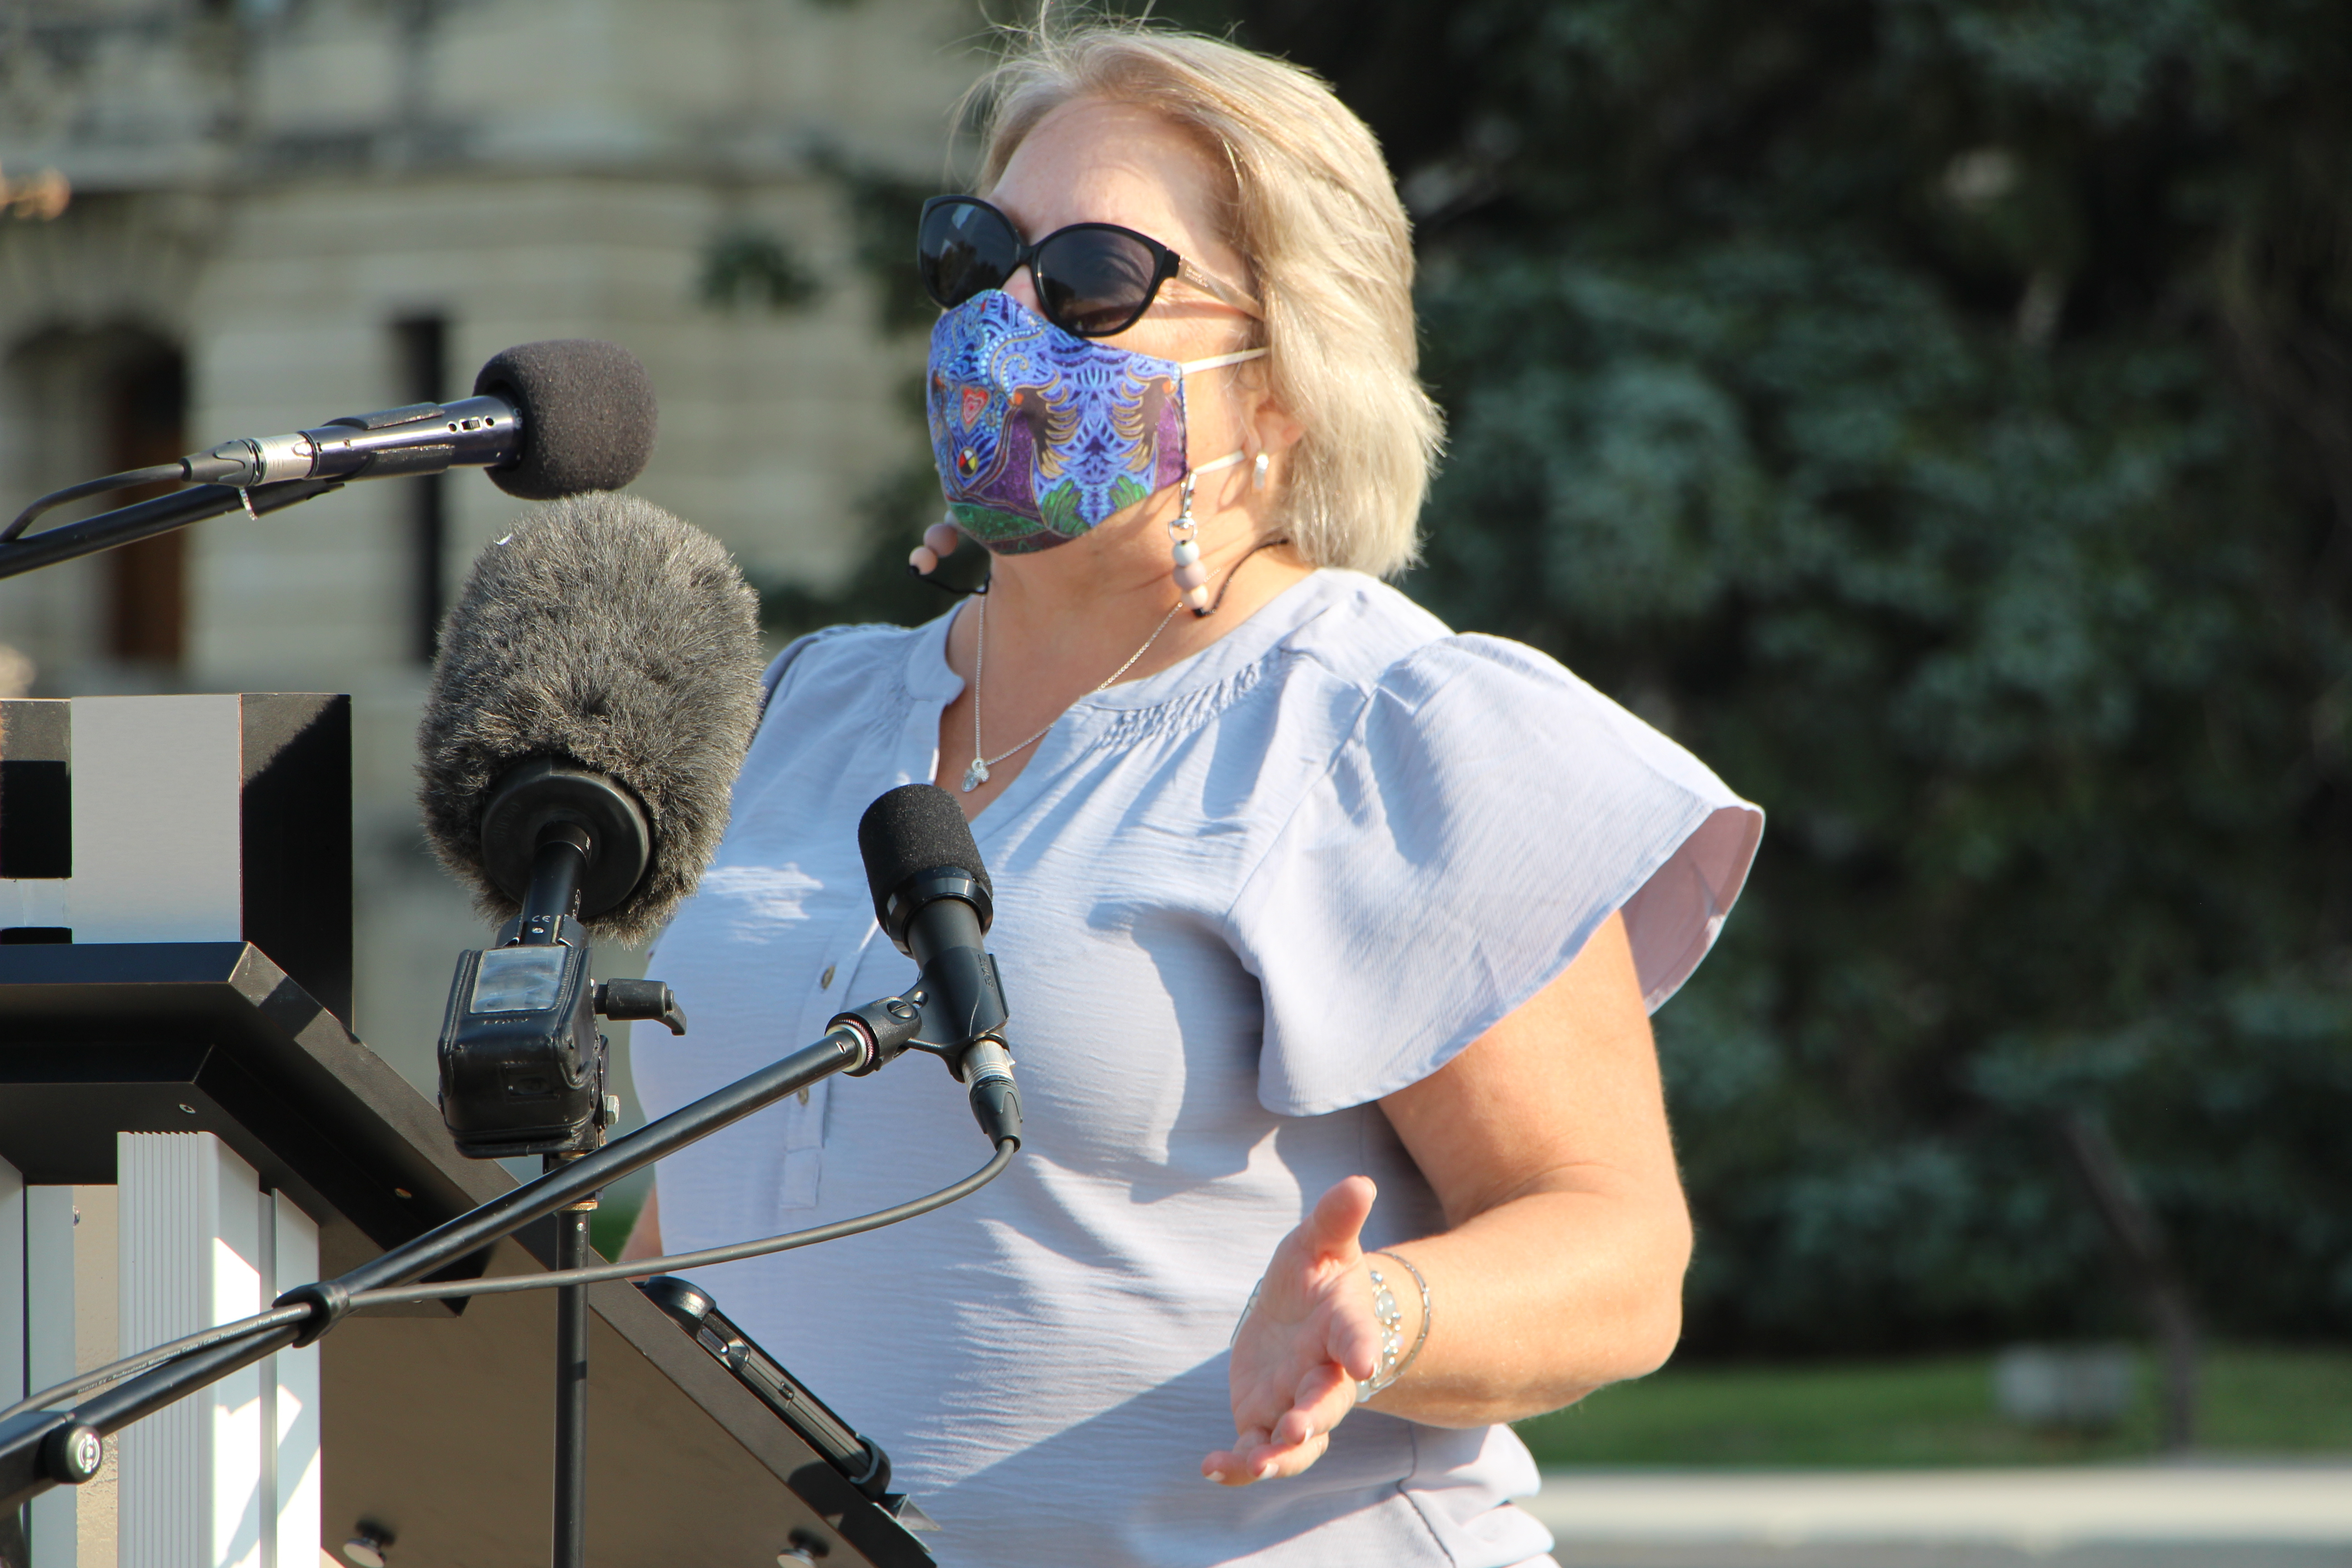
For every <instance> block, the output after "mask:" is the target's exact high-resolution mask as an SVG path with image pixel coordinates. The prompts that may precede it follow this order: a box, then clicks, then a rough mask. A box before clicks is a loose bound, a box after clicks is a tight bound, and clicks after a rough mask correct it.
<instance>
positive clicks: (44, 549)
mask: <svg viewBox="0 0 2352 1568" xmlns="http://www.w3.org/2000/svg"><path fill="white" fill-rule="evenodd" d="M342 488H343V485H342V481H341V480H340V479H286V480H282V481H280V482H279V483H277V484H274V485H256V486H254V487H253V488H252V489H249V490H238V489H232V488H231V487H229V486H227V485H194V486H191V487H190V488H189V489H184V490H174V491H173V492H172V493H171V494H170V495H167V496H157V497H156V498H155V499H154V500H142V501H139V502H137V503H135V504H133V505H131V506H119V507H116V508H115V509H114V510H112V511H102V512H100V513H99V514H98V515H97V516H96V517H86V518H84V519H82V520H81V521H79V522H67V523H60V524H58V526H57V527H55V528H49V529H44V530H42V531H40V532H38V533H36V534H33V535H31V536H30V537H29V538H25V539H12V540H10V541H8V542H6V543H5V544H0V577H14V576H16V575H17V574H19V573H24V572H31V571H34V570H36V569H37V568H39V567H43V566H53V565H55V564H56V563H58V562H60V561H71V560H73V559H74V558H75V557H77V556H81V555H95V554H97V553H98V552H100V551H101V550H111V549H113V548H114V547H115V546H116V545H118V544H129V543H131V542H133V541H134V540H141V539H147V538H150V537H152V536H153V535H155V534H158V533H169V532H171V531H173V529H175V528H185V527H186V526H187V525H188V524H190V523H192V522H202V521H204V520H205V519H206V518H208V517H220V516H223V515H225V514H226V513H228V512H232V511H237V510H242V509H243V508H245V507H246V506H247V504H250V505H251V506H252V508H253V510H254V511H255V512H256V513H257V514H260V513H268V512H273V511H277V510H281V509H283V508H285V507H289V506H293V505H295V504H296V503H297V502H299V501H306V500H310V498H311V497H313V496H322V495H325V494H326V493H327V492H328V491H330V490H339V489H342Z"/></svg>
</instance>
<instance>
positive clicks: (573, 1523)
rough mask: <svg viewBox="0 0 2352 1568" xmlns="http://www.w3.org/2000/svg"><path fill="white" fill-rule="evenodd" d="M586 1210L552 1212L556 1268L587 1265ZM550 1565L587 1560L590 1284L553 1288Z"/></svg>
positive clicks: (582, 1567) (576, 1566)
mask: <svg viewBox="0 0 2352 1568" xmlns="http://www.w3.org/2000/svg"><path fill="white" fill-rule="evenodd" d="M588 1214H589V1211H588V1210H587V1209H585V1208H582V1207H578V1206H574V1207H572V1208H568V1209H563V1210H561V1211H559V1212H558V1213H557V1215H556V1216H555V1267H556V1268H586V1267H587V1266H588V1261H589V1258H588V1250H589V1249H588ZM553 1562H554V1568H587V1562H588V1287H586V1286H585V1285H559V1286H557V1287H556V1288H555V1552H554V1558H553Z"/></svg>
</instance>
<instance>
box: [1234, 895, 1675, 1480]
mask: <svg viewBox="0 0 2352 1568" xmlns="http://www.w3.org/2000/svg"><path fill="white" fill-rule="evenodd" d="M1381 1109H1382V1110H1384V1111H1385V1112H1386V1113H1387V1114H1388V1117H1389V1120H1390V1121H1391V1124H1393V1125H1394V1126H1395V1128H1396V1130H1397V1134H1398V1136H1399V1137H1400V1138H1401V1139H1402V1141H1403V1142H1404V1145H1405V1148H1406V1150H1407V1151H1408V1152H1410V1153H1411V1154H1412V1157H1413V1160H1414V1162H1415V1163H1417V1164H1418V1165H1419V1166H1420V1167H1421V1170H1422V1173H1423V1175H1425V1176H1426V1177H1427V1178H1428V1180H1429V1183H1430V1185H1431V1187H1432V1188H1433V1190H1434V1191H1435V1193H1436V1194H1437V1197H1438V1200H1439V1202H1440V1203H1441V1204H1442V1205H1444V1212H1445V1218H1446V1223H1447V1228H1446V1229H1445V1230H1444V1231H1443V1232H1440V1233H1439V1234H1437V1235H1434V1236H1429V1237H1420V1238H1418V1239H1415V1240H1412V1241H1406V1242H1400V1243H1398V1244H1397V1246H1396V1247H1394V1249H1393V1250H1394V1251H1396V1252H1398V1253H1400V1254H1402V1256H1404V1257H1405V1258H1410V1259H1411V1260H1412V1262H1413V1264H1414V1265H1415V1266H1416V1267H1418V1268H1420V1269H1421V1271H1422V1273H1423V1275H1424V1276H1426V1277H1427V1279H1428V1280H1429V1286H1430V1295H1431V1300H1432V1304H1433V1312H1432V1314H1431V1319H1432V1321H1431V1325H1430V1332H1429V1338H1428V1341H1427V1342H1426V1343H1425V1344H1424V1345H1423V1348H1422V1352H1421V1354H1420V1356H1419V1357H1418V1359H1416V1360H1415V1361H1414V1362H1413V1363H1412V1368H1411V1370H1410V1372H1409V1373H1408V1374H1407V1375H1406V1376H1404V1377H1403V1378H1402V1379H1400V1380H1399V1381H1398V1382H1397V1383H1396V1384H1394V1385H1393V1386H1391V1387H1390V1388H1389V1389H1388V1390H1386V1391H1385V1392H1383V1393H1382V1394H1380V1395H1379V1396H1378V1397H1377V1398H1376V1399H1375V1400H1374V1401H1373V1405H1374V1407H1375V1408H1377V1409H1380V1410H1383V1411H1386V1412H1388V1413H1390V1414H1391V1415H1402V1416H1405V1417H1408V1418H1409V1419H1412V1420H1415V1421H1423V1422H1428V1423H1431V1424H1432V1425H1436V1426H1483V1425H1486V1424H1487V1423H1489V1422H1496V1421H1511V1420H1517V1419H1518V1418H1519V1417H1521V1416H1525V1415H1535V1414H1537V1413H1538V1412H1540V1411H1545V1410H1551V1409H1557V1408H1558V1407H1559V1406H1560V1405H1567V1404H1570V1403H1572V1402H1574V1401H1575V1400H1577V1399H1579V1398H1581V1397H1582V1396H1583V1395H1584V1394H1588V1393H1590V1392H1591V1390H1593V1389H1595V1388H1597V1387H1599V1386H1601V1384H1607V1383H1613V1382H1616V1381H1618V1380H1620V1379H1622V1378H1627V1377H1636V1376H1639V1375H1641V1374H1642V1373H1645V1372H1648V1371H1651V1370H1653V1369H1654V1368H1655V1367H1656V1366H1658V1365H1659V1364H1660V1363H1663V1362H1664V1360H1665V1359H1666V1356H1667V1355H1668V1353H1669V1352H1672V1351H1673V1349H1674V1345H1675V1340H1676V1339H1677V1337H1679V1335H1680V1333H1681V1327H1682V1277H1683V1271H1684V1269H1685V1268H1686V1267H1687V1265H1688V1263H1689V1260H1690V1247H1691V1227H1690V1215H1689V1211H1688V1210H1687V1208H1686V1207H1685V1205H1684V1201H1683V1194H1682V1184H1681V1180H1680V1178H1679V1176H1678V1175H1677V1173H1676V1172H1675V1158H1674V1146H1673V1142H1672V1140H1671V1138H1670V1137H1669V1135H1668V1132H1667V1129H1666V1114H1665V1100H1664V1092H1663V1089H1662V1088H1661V1086H1660V1083H1659V1079H1658V1066H1657V1053H1656V1050H1655V1047H1654V1045H1653V1043H1652V1040H1651V1037H1650V1026H1649V1018H1648V1016H1647V1015H1646V1013H1645V1012H1644V1010H1643V1005H1642V996H1641V985H1640V982H1639V980H1638V979H1637V977H1636V974H1635V972H1634V967H1633V952H1632V950H1631V948H1630V946H1629V945H1628V943H1627V942H1626V938H1625V931H1624V926H1623V923H1622V921H1620V920H1617V919H1614V918H1612V920H1610V921H1608V923H1607V924H1605V925H1603V926H1602V927H1601V930H1600V931H1597V932H1595V933H1594V935H1593V937H1592V939H1591V941H1590V942H1587V943H1586V944H1585V948H1584V951H1583V952H1580V953H1579V954H1578V955H1577V957H1576V959H1575V961H1574V962H1573V963H1570V965H1569V966H1568V968H1567V969H1566V970H1564V971H1562V972H1561V973H1560V974H1559V977H1558V978H1557V979H1555V980H1554V981H1553V982H1552V983H1551V984H1549V985H1548V986H1546V987H1545V988H1544V989H1543V990H1542V991H1541V992H1538V994H1536V996H1535V997H1534V998H1533V999H1531V1000H1530V1001H1528V1003H1527V1005H1524V1006H1522V1007H1521V1008H1519V1009H1518V1010H1517V1012H1515V1013H1513V1014H1512V1015H1511V1016H1508V1017H1507V1018H1505V1019H1504V1020H1503V1021H1502V1022H1501V1023H1499V1024H1497V1025H1496V1026H1494V1027H1493V1028H1492V1029H1490V1030H1488V1031H1487V1032H1486V1034H1485V1035H1484V1036H1482V1037H1479V1039H1478V1040H1476V1041H1475V1043H1473V1044H1472V1045H1471V1046H1470V1047H1468V1048H1467V1049H1465V1051H1463V1052H1462V1054H1461V1055H1460V1056H1458V1057H1456V1058H1454V1060H1453V1061H1451V1062H1449V1063H1448V1064H1446V1065H1445V1066H1444V1068H1439V1069H1438V1070H1437V1071H1436V1072H1434V1073H1433V1074H1431V1075H1430V1076H1429V1077H1428V1078H1426V1079H1423V1080H1422V1081H1421V1082H1419V1083H1417V1084H1414V1085H1412V1087H1411V1088H1409V1089H1401V1090H1399V1091H1398V1092H1397V1093H1395V1094H1392V1095H1390V1096H1388V1097H1387V1098H1386V1099H1384V1100H1381ZM1372 1200H1373V1192H1372V1184H1371V1183H1370V1181H1368V1180H1366V1179H1365V1178H1363V1177H1360V1176H1354V1177H1349V1179H1348V1180H1347V1181H1344V1182H1341V1183H1340V1184H1339V1185H1337V1186H1335V1187H1333V1188H1332V1189H1331V1191H1330V1192H1328V1193H1327V1194H1324V1196H1323V1199H1322V1201H1321V1202H1320V1203H1318V1205H1317V1206H1316V1209H1315V1212H1314V1214H1313V1215H1310V1216H1309V1217H1308V1219H1307V1222H1306V1223H1305V1224H1303V1225H1301V1226H1299V1228H1298V1229H1297V1231H1294V1232H1293V1233H1292V1234H1291V1236H1290V1237H1288V1238H1287V1239H1286V1240H1285V1241H1284V1243H1283V1245H1282V1247H1280V1248H1279V1249H1277V1251H1276V1255H1275V1258H1274V1261H1273V1264H1272V1265H1271V1266H1270V1267H1269V1268H1268V1270H1267V1276H1266V1281H1265V1286H1264V1288H1263V1291H1262V1294H1261V1297H1260V1300H1259V1305H1258V1307H1257V1309H1256V1310H1255V1311H1253V1312H1252V1313H1251V1315H1250V1321H1249V1322H1248V1323H1247V1324H1246V1325H1245V1326H1244V1329H1243V1331H1242V1333H1241V1336H1240V1338H1239V1339H1238V1341H1237V1342H1236V1344H1235V1346H1234V1370H1233V1384H1234V1427H1235V1431H1236V1437H1235V1442H1234V1448H1233V1449H1232V1450H1230V1451H1227V1452H1223V1453H1217V1454H1212V1455H1211V1456H1209V1458H1208V1459H1207V1460H1206V1461H1204V1463H1203V1465H1202V1468H1203V1470H1204V1471H1205V1472H1207V1473H1209V1474H1211V1475H1213V1476H1215V1477H1216V1478H1217V1479H1222V1480H1225V1481H1227V1482H1229V1483H1238V1482H1246V1481H1249V1480H1255V1479H1265V1478H1267V1477H1269V1476H1279V1475H1295V1474H1297V1472H1298V1471H1300V1470H1303V1469H1305V1468H1307V1466H1309V1465H1311V1464H1313V1463H1314V1462H1315V1460H1316V1459H1317V1458H1320V1457H1321V1455H1322V1452H1323V1447H1324V1445H1325V1443H1326V1441H1327V1435H1328V1433H1329V1431H1330V1429H1331V1427H1332V1426H1336V1425H1337V1424H1338V1423H1339V1421H1340V1420H1341V1419H1342V1418H1344V1417H1345V1416H1346V1415H1347V1414H1348V1412H1349V1410H1351V1409H1352V1408H1353V1407H1354V1405H1353V1401H1354V1396H1355V1391H1354V1383H1355V1380H1356V1379H1358V1378H1362V1377H1366V1376H1369V1375H1370V1373H1372V1371H1373V1369H1374V1364H1373V1363H1374V1358H1375V1357H1376V1355H1377V1354H1378V1347H1379V1342H1380V1334H1379V1325H1378V1323H1377V1321H1375V1319H1374V1318H1373V1315H1372V1298H1373V1294H1374V1292H1373V1289H1372V1286H1371V1282H1370V1275H1369V1272H1368V1270H1369V1268H1372V1267H1377V1268H1380V1269H1381V1273H1382V1275H1383V1277H1384V1278H1385V1279H1386V1281H1387V1284H1388V1286H1389V1289H1390V1290H1391V1293H1392V1294H1393V1295H1394V1296H1395V1298H1396V1300H1397V1303H1398V1305H1399V1307H1400V1308H1401V1309H1402V1311H1403V1313H1404V1322H1403V1325H1402V1338H1403V1342H1404V1343H1405V1344H1406V1345H1407V1346H1410V1345H1411V1344H1412V1342H1413V1340H1414V1339H1415V1337H1416V1336H1417V1335H1418V1334H1419V1332H1420V1330H1421V1317H1422V1312H1421V1293H1420V1291H1419V1289H1418V1288H1417V1287H1416V1286H1415V1285H1414V1283H1413V1281H1412V1276H1411V1275H1410V1274H1408V1273H1407V1272H1406V1271H1405V1270H1404V1269H1402V1268H1397V1267H1395V1266H1393V1265H1392V1264H1390V1263H1387V1262H1385V1261H1382V1260H1381V1259H1377V1258H1374V1259H1370V1260H1368V1259H1367V1258H1366V1257H1365V1255H1364V1254H1363V1253H1362V1252H1361V1251H1360V1248H1359V1247H1358V1243H1357V1232H1358V1231H1359V1229H1360V1227H1361V1226H1362V1224H1363V1221H1364V1218H1365V1216H1366V1215H1369V1213H1370V1208H1371V1204H1372Z"/></svg>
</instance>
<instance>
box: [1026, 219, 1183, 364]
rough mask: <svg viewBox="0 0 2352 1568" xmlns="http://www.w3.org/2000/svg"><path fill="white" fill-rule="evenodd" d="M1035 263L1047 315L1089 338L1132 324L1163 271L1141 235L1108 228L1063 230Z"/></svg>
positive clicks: (1038, 252) (1039, 252) (1035, 259)
mask: <svg viewBox="0 0 2352 1568" xmlns="http://www.w3.org/2000/svg"><path fill="white" fill-rule="evenodd" d="M1031 268H1032V270H1033V271H1034V274H1035V276H1036V279H1037V302H1038V303H1039V304H1040V305H1043V306H1044V307H1045V319H1046V320H1047V321H1051V322H1053V323H1054V324H1055V326H1057V327H1059V328H1061V329H1062V330H1063V331H1066V332H1076V334H1077V335H1078V336H1080V337H1087V338H1099V337H1108V336H1109V335H1110V334H1111V333H1113V332H1119V331H1126V330H1127V329H1128V328H1129V327H1131V326H1133V325H1134V324H1135V321H1136V318H1137V317H1139V316H1140V315H1142V314H1143V310H1144V307H1145V306H1147V305H1149V304H1150V302H1151V295H1152V289H1153V287H1154V285H1155V284H1156V283H1157V282H1158V280H1159V276H1160V268H1159V261H1158V258H1155V257H1154V256H1153V255H1152V254H1151V251H1150V249H1149V248H1148V247H1146V246H1145V245H1144V244H1143V242H1142V241H1141V240H1139V239H1138V238H1136V237H1135V236H1133V235H1130V234H1123V233H1120V232H1119V231H1118V230H1117V229H1108V228H1069V229H1064V230H1063V231H1062V232H1061V233H1059V234H1057V235H1055V236H1053V237H1051V238H1050V239H1048V240H1047V241H1046V242H1045V245H1044V246H1042V247H1039V249H1038V251H1037V254H1036V255H1035V257H1034V258H1032V260H1031Z"/></svg>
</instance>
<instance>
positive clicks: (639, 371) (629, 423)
mask: <svg viewBox="0 0 2352 1568" xmlns="http://www.w3.org/2000/svg"><path fill="white" fill-rule="evenodd" d="M474 395H475V396H477V397H483V396H491V397H503V398H505V399H506V400H507V401H508V402H509V403H512V404H513V405H515V407H516V409H517V410H518V411H519V412H520V414H521V415H522V456H520V458H516V459H515V461H514V463H513V465H512V466H511V467H509V468H492V469H490V470H489V474H490V479H491V480H492V481H493V482H495V483H496V484H497V485H498V487H499V489H502V490H504V491H506V492H507V493H508V494H509V495H515V496H520V497H522V499H523V500H555V499H556V498H557V497H559V496H568V495H577V494H579V493H580V492H581V491H583V490H617V489H620V488H621V487H622V486H624V485H626V484H631V483H634V482H635V479H636V477H637V476H638V475H639V474H641V473H643V472H645V469H646V463H647V462H648V461H649V460H650V459H651V458H652V457H653V455H654V437H655V436H656V433H657V430H658V427H659V425H660V417H659V415H658V413H657V412H656V408H655V406H654V384H653V378H652V377H651V376H649V375H647V374H646V367H645V366H644V365H643V364H640V363H638V362H637V356H636V355H635V354H633V353H630V352H629V351H628V350H626V349H625V348H623V347H621V345H620V344H618V343H607V342H598V341H597V340H596V339H594V338H551V339H550V340H548V341H547V342H538V343H522V344H519V345H517V346H516V347H514V348H510V349H509V350H507V351H506V352H505V353H501V354H499V356H498V357H497V358H495V359H493V360H491V361H490V363H488V364H486V365H484V366H483V367H482V373H481V374H479V375H478V376H476V377H474Z"/></svg>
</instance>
